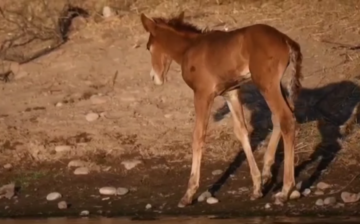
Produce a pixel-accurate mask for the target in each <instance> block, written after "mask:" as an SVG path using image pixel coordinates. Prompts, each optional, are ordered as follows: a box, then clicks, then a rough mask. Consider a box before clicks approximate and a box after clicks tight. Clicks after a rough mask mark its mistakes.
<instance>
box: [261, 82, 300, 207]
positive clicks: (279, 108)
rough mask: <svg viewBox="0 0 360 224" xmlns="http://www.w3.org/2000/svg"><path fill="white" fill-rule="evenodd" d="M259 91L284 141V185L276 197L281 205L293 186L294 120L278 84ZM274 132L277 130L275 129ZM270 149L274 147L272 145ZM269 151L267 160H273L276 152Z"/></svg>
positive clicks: (275, 83)
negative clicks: (278, 126)
mask: <svg viewBox="0 0 360 224" xmlns="http://www.w3.org/2000/svg"><path fill="white" fill-rule="evenodd" d="M273 77H276V76H273ZM260 89H262V91H261V92H262V94H263V96H264V98H265V100H266V102H267V104H268V106H269V108H270V110H271V112H272V113H273V115H272V116H274V117H275V121H277V122H278V124H279V125H280V131H281V135H282V137H283V141H284V154H285V160H284V177H283V183H284V184H283V188H282V191H281V192H280V193H279V194H277V195H276V198H277V200H278V202H280V203H282V202H284V201H286V200H287V199H288V196H289V194H290V191H291V190H292V188H293V187H294V185H295V177H294V148H295V129H296V118H295V116H294V114H293V113H292V111H291V109H290V107H289V106H288V105H287V103H286V101H285V98H284V96H283V95H282V92H281V86H280V83H279V82H270V83H268V84H267V86H266V88H260ZM273 121H274V119H273ZM277 122H276V123H277ZM276 131H278V130H277V129H276ZM276 134H278V133H276ZM273 135H274V134H273ZM273 138H274V141H273V143H275V140H277V139H278V136H275V137H273ZM275 138H276V139H275ZM271 147H274V145H273V146H271ZM271 149H273V152H269V154H268V155H269V158H268V159H269V160H270V157H271V158H273V157H274V156H275V155H274V154H275V151H276V148H275V147H274V148H271Z"/></svg>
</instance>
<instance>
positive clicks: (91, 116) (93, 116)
mask: <svg viewBox="0 0 360 224" xmlns="http://www.w3.org/2000/svg"><path fill="white" fill-rule="evenodd" d="M98 118H99V114H97V113H93V112H90V113H88V114H86V116H85V119H86V120H87V121H89V122H93V121H96V120H97V119H98Z"/></svg>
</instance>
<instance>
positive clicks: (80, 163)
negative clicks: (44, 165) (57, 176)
mask: <svg viewBox="0 0 360 224" xmlns="http://www.w3.org/2000/svg"><path fill="white" fill-rule="evenodd" d="M85 165H86V162H84V161H82V160H71V161H70V162H69V163H68V167H80V166H85Z"/></svg>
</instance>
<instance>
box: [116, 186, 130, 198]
mask: <svg viewBox="0 0 360 224" xmlns="http://www.w3.org/2000/svg"><path fill="white" fill-rule="evenodd" d="M128 192H129V189H127V188H125V187H119V188H118V189H116V194H117V195H120V196H122V195H125V194H127V193H128Z"/></svg>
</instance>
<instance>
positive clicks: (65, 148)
mask: <svg viewBox="0 0 360 224" xmlns="http://www.w3.org/2000/svg"><path fill="white" fill-rule="evenodd" d="M70 150H71V146H69V145H58V146H55V152H58V153H62V152H69V151H70Z"/></svg>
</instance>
